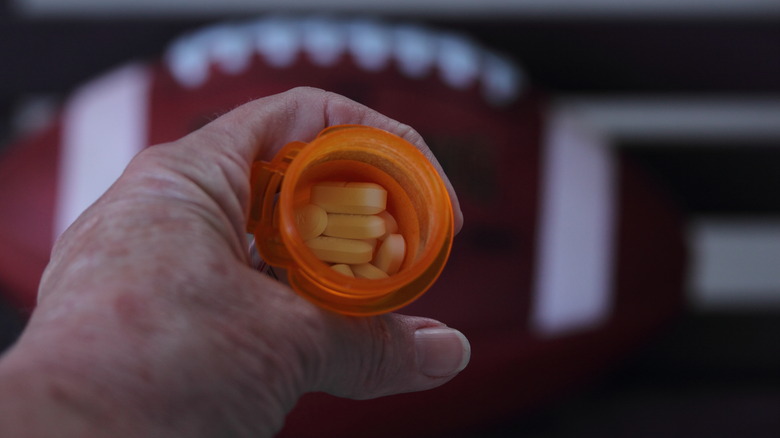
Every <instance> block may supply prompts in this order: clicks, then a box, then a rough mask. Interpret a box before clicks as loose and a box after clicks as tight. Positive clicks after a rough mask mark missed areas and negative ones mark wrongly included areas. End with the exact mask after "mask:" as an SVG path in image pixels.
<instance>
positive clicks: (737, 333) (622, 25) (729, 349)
mask: <svg viewBox="0 0 780 438" xmlns="http://www.w3.org/2000/svg"><path fill="white" fill-rule="evenodd" d="M224 18H227V17H224ZM206 23H208V21H206V20H203V19H194V18H193V19H170V18H166V19H162V18H160V19H143V20H142V19H102V20H98V19H34V20H33V19H21V18H19V17H15V16H14V15H13V14H12V13H11V10H10V4H9V0H0V63H1V64H0V65H1V66H2V67H0V144H2V140H7V139H8V138H9V136H10V135H11V122H10V120H11V117H12V114H13V113H14V111H15V109H16V108H17V107H18V105H19V103H20V102H21V101H23V100H24V99H26V98H28V97H30V96H36V95H47V96H53V97H54V98H55V99H56V98H57V97H59V96H64V95H65V94H66V93H67V92H68V91H69V90H71V89H72V88H73V87H74V86H76V85H77V84H79V83H81V82H83V81H86V80H88V79H90V78H92V77H94V76H95V75H96V74H99V73H100V72H102V71H105V70H106V69H108V68H111V67H113V66H116V65H117V64H121V63H123V62H125V61H128V60H131V59H139V58H153V57H155V56H156V55H158V54H160V53H161V51H162V49H163V48H164V47H165V45H166V44H167V42H168V41H170V40H171V39H172V38H174V37H176V36H178V35H179V34H181V33H182V32H183V31H185V30H187V29H191V28H195V27H198V26H201V25H203V24H206ZM426 23H427V24H430V25H433V26H438V27H446V28H452V29H456V30H462V31H465V32H468V33H469V34H470V35H471V36H473V37H475V38H476V39H477V40H479V41H480V42H482V43H483V44H485V45H487V46H490V47H493V48H495V49H498V50H500V51H503V52H504V53H507V54H510V55H512V56H513V57H514V58H515V59H517V60H519V61H520V63H521V64H522V66H523V67H524V68H525V70H526V71H527V72H528V74H529V76H530V79H531V81H532V83H533V84H535V85H536V86H538V87H540V88H542V89H543V90H545V91H547V92H549V93H551V94H569V95H571V94H588V95H591V94H599V95H621V94H632V95H635V94H639V95H650V94H652V95H664V94H668V95H673V94H674V95H679V94H686V95H697V94H707V95H711V94H717V95H725V96H730V95H738V96H756V97H763V96H767V95H770V96H771V95H780V19H775V18H772V17H753V18H744V17H743V18H734V19H727V18H722V19H696V18H680V17H677V18H666V19H665V18H663V17H656V18H653V19H638V18H625V19H617V18H615V19H576V18H569V19H552V18H547V19H535V20H530V19H506V20H497V19H492V20H476V21H469V20H462V21H461V20H455V19H451V20H427V21H426ZM623 146H626V147H624V148H622V149H623V150H624V151H626V152H624V153H625V154H626V155H627V156H628V157H629V159H631V160H634V161H636V162H638V163H640V165H642V166H644V167H646V168H647V169H649V170H650V171H651V172H652V173H653V174H654V175H655V176H656V178H657V179H658V180H659V181H661V182H662V184H664V185H665V186H666V187H667V188H668V190H669V193H670V196H673V197H675V198H677V199H678V200H679V201H680V203H681V205H682V206H683V207H684V208H685V209H686V211H687V212H688V213H689V214H690V215H691V217H693V216H695V215H700V214H719V215H735V216H739V215H753V216H755V215H766V216H777V215H778V213H780V197H778V196H776V195H775V193H777V188H778V187H780V148H778V145H777V144H773V143H772V142H756V143H754V144H744V145H740V147H739V148H734V147H731V146H733V145H731V144H728V143H724V144H712V145H708V147H706V148H702V147H697V146H698V145H695V144H690V143H684V142H681V143H679V144H674V145H673V146H674V147H663V148H658V147H657V146H658V145H657V144H654V143H649V142H648V143H643V142H639V141H638V142H634V143H632V144H626V145H623ZM0 147H1V146H0ZM735 180H738V181H740V190H738V191H736V190H734V189H733V184H730V182H731V181H735ZM778 262H779V266H780V261H778ZM777 292H778V293H780V291H777ZM21 327H22V321H21V319H20V318H18V317H17V316H16V314H15V312H14V311H12V310H11V309H8V308H7V307H5V308H3V307H0V350H1V349H2V348H3V346H6V345H8V344H10V343H11V342H12V340H13V339H14V338H15V336H16V335H17V334H18V332H19V330H20V329H21ZM778 334H780V312H778V310H777V309H764V310H760V311H759V310H748V311H745V310H736V309H734V310H728V309H726V310H722V311H717V312H699V311H695V310H693V309H690V310H688V311H687V312H686V313H685V315H684V316H683V317H681V318H680V319H679V320H678V321H676V322H675V323H674V324H672V325H671V326H670V327H669V328H668V330H666V331H664V332H663V333H662V334H660V335H659V336H658V337H657V338H655V339H654V340H652V341H651V342H649V343H648V344H647V345H646V347H645V348H643V349H642V350H640V351H638V352H637V353H636V354H635V355H633V356H632V357H631V358H630V359H629V360H627V361H626V362H625V363H623V364H621V366H620V367H618V368H617V369H616V370H614V371H613V372H610V373H605V375H604V376H602V377H601V378H600V379H598V380H597V381H596V382H594V383H593V384H592V385H591V386H589V387H586V388H577V389H576V390H573V391H572V393H571V394H570V396H569V397H567V398H565V399H563V400H561V401H560V402H558V403H556V404H554V405H552V406H544V407H540V408H539V410H538V411H537V412H533V413H531V414H529V415H528V416H524V417H522V418H518V419H512V420H509V421H507V422H506V423H502V424H497V425H486V426H485V428H484V429H482V430H479V431H464V436H482V437H484V436H487V437H490V436H496V437H498V436H529V437H582V436H586V437H587V436H593V437H596V436H598V437H623V436H631V437H645V436H647V437H676V436H679V437H764V436H766V437H770V436H773V437H774V436H780V342H778ZM639 424H642V425H643V426H642V428H639V427H638V426H637V425H639Z"/></svg>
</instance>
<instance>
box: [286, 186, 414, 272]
mask: <svg viewBox="0 0 780 438" xmlns="http://www.w3.org/2000/svg"><path fill="white" fill-rule="evenodd" d="M386 205H387V191H386V190H385V189H384V188H383V187H382V186H380V185H379V184H375V183H368V182H343V181H340V182H321V183H317V184H315V185H314V186H313V187H312V189H311V197H310V199H309V204H307V205H305V206H303V207H302V208H299V209H297V210H296V211H295V222H296V225H297V227H298V232H299V233H300V235H301V237H302V238H303V240H304V241H305V242H306V245H307V246H308V247H309V248H310V249H311V250H312V252H313V253H314V255H316V256H317V258H319V259H320V260H322V261H323V262H326V263H329V264H331V267H332V269H334V270H335V271H337V272H339V273H341V274H343V275H346V276H349V277H355V278H369V279H377V278H386V277H388V276H390V275H393V274H395V273H397V272H398V270H399V269H400V267H401V263H402V262H403V260H404V255H405V254H406V242H405V241H404V238H403V236H402V235H401V234H398V223H397V222H396V220H395V218H393V216H392V215H391V214H390V213H388V212H387V210H386V209H385V208H386Z"/></svg>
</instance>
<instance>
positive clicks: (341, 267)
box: [330, 263, 355, 278]
mask: <svg viewBox="0 0 780 438" xmlns="http://www.w3.org/2000/svg"><path fill="white" fill-rule="evenodd" d="M330 269H333V270H334V271H336V272H338V273H339V274H343V275H346V276H347V277H352V278H355V274H353V273H352V268H350V267H349V265H345V264H344V263H339V264H337V265H333V266H331V267H330Z"/></svg>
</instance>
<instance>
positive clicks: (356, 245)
mask: <svg viewBox="0 0 780 438" xmlns="http://www.w3.org/2000/svg"><path fill="white" fill-rule="evenodd" d="M306 246H308V247H309V249H311V250H312V252H314V255H315V256H317V258H318V259H320V260H322V261H323V262H330V263H346V264H350V265H351V264H355V263H367V262H369V261H371V257H372V256H373V248H372V247H371V245H370V244H369V243H367V242H364V241H362V240H354V239H342V238H339V237H328V236H319V237H315V238H314V239H311V240H307V241H306Z"/></svg>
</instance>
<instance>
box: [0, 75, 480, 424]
mask: <svg viewBox="0 0 780 438" xmlns="http://www.w3.org/2000/svg"><path fill="white" fill-rule="evenodd" d="M345 123H358V124H365V125H371V126H375V127H378V128H382V129H385V130H388V131H391V132H393V133H396V134H398V135H400V136H401V137H403V138H405V139H407V140H409V141H410V142H412V143H413V144H415V145H416V146H417V147H419V148H420V149H421V150H422V151H423V152H424V153H426V155H427V156H429V157H430V159H431V160H432V161H433V162H434V164H435V159H434V158H433V157H432V156H431V155H430V151H429V150H428V148H427V147H426V146H425V143H424V142H423V140H422V139H421V138H420V136H419V135H418V134H417V133H416V132H415V131H414V130H412V129H411V128H409V127H408V126H405V125H403V124H400V123H398V122H395V121H393V120H390V119H388V118H386V117H384V116H382V115H380V114H378V113H376V112H374V111H372V110H370V109H368V108H365V107H363V106H361V105H358V104H356V103H354V102H352V101H350V100H348V99H346V98H343V97H341V96H338V95H334V94H331V93H326V92H323V91H321V90H315V89H307V88H299V89H294V90H291V91H289V92H287V93H283V94H280V95H276V96H271V97H267V98H263V99H260V100H256V101H253V102H250V103H248V104H245V105H243V106H241V107H238V108H237V109H235V110H233V111H231V112H229V113H227V114H226V115H224V116H222V117H220V118H218V119H216V120H215V121H213V122H212V123H211V124H209V125H207V126H205V127H203V128H202V129H200V130H198V131H196V132H193V133H192V134H190V135H188V136H187V137H185V138H183V139H180V140H178V141H176V142H172V143H169V144H163V145H157V146H154V147H152V148H148V149H146V150H145V151H143V152H142V153H140V154H139V155H138V156H137V157H136V158H135V159H134V160H133V161H132V162H131V163H130V165H129V166H128V167H127V169H126V171H125V172H124V174H123V175H122V177H121V178H120V179H119V180H118V181H117V183H116V184H114V185H113V186H112V187H111V188H110V189H109V190H108V191H107V192H106V193H105V194H104V196H102V197H101V198H100V199H99V200H98V201H97V202H96V203H95V204H94V205H93V206H92V207H90V208H89V209H88V210H87V211H86V212H85V213H84V214H83V215H82V216H81V217H80V218H79V219H78V220H77V221H76V223H75V224H74V225H73V226H72V227H70V228H69V229H68V230H67V231H66V232H65V233H64V234H63V236H62V237H61V238H60V239H59V241H58V242H57V243H56V245H55V248H54V251H53V254H52V259H51V263H50V264H49V266H48V267H47V269H46V271H45V274H44V276H43V279H42V281H41V284H40V290H39V303H38V306H37V308H36V310H35V312H34V313H33V316H32V318H31V320H30V323H29V325H28V327H27V328H26V330H25V332H24V333H23V334H22V336H21V338H20V340H19V341H18V342H17V343H16V344H15V345H14V346H13V347H12V348H11V349H10V350H9V351H8V352H7V353H6V354H5V355H4V356H3V357H2V359H1V360H0V419H1V420H0V436H60V437H61V436H111V437H119V436H131V435H132V436H220V437H224V436H272V435H273V434H274V433H275V432H276V431H278V430H279V429H280V428H281V427H282V425H283V422H284V417H285V414H286V413H287V412H288V411H289V410H290V409H291V408H292V407H293V405H294V404H295V402H296V400H297V399H298V398H299V397H300V396H301V395H302V394H303V393H305V392H308V391H325V392H328V393H331V394H334V395H338V396H343V397H350V398H356V399H364V398H372V397H378V396H382V395H387V394H393V393H400V392H409V391H419V390H425V389H429V388H433V387H436V386H439V385H441V384H443V383H445V382H447V381H448V380H450V379H452V378H453V377H454V376H455V375H456V374H457V373H458V372H459V371H460V370H461V369H463V367H464V366H465V365H466V363H467V362H468V358H469V347H468V342H467V341H466V340H465V337H463V335H461V334H460V333H459V332H457V331H455V330H453V329H449V328H447V327H446V326H445V325H444V324H442V323H440V322H438V321H434V320H431V319H426V318H419V317H410V316H402V315H398V314H389V315H383V316H378V317H371V318H355V317H345V316H340V315H336V314H333V313H329V312H327V311H324V310H321V309H319V308H317V307H315V306H313V305H311V304H310V303H309V302H307V301H305V300H303V299H301V298H300V297H298V296H297V295H296V294H294V293H293V292H292V291H290V290H289V289H288V288H287V287H286V286H284V285H283V284H281V283H278V282H276V281H274V280H272V279H270V278H269V277H267V276H264V275H261V274H259V273H257V272H256V271H254V270H252V269H251V268H250V267H248V264H247V254H246V246H247V245H246V241H245V234H244V231H243V229H244V223H245V218H246V214H247V208H248V200H249V186H248V181H249V178H248V174H249V168H250V164H251V162H252V161H254V160H256V159H270V158H271V157H272V156H273V155H274V154H275V153H276V151H278V150H279V148H281V146H283V145H284V144H286V143H287V142H289V141H294V140H306V139H311V138H313V137H314V136H315V135H316V134H317V133H318V132H319V131H320V130H321V129H322V128H324V127H326V126H330V125H336V124H345ZM437 168H438V165H437ZM442 176H443V174H442ZM445 180H446V177H445ZM447 184H448V187H449V189H450V195H451V197H452V199H453V202H454V205H455V211H456V227H457V228H460V226H461V224H462V217H461V215H460V209H459V208H458V204H457V198H456V197H455V194H454V192H452V189H451V187H450V186H449V183H447ZM419 329H422V330H421V331H418V330H419Z"/></svg>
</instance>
